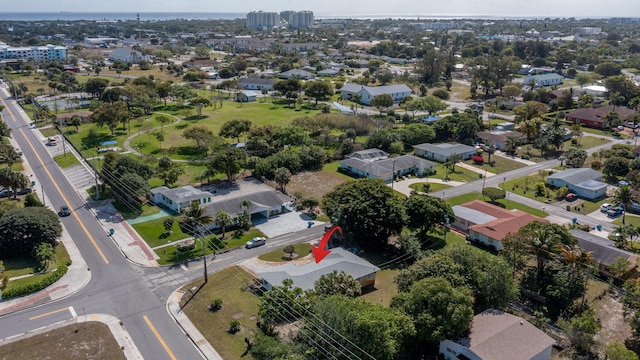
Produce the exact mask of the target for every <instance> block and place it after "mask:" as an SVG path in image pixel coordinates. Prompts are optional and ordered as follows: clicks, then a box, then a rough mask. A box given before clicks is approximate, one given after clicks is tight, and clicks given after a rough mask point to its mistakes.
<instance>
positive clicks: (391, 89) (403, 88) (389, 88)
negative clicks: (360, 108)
mask: <svg viewBox="0 0 640 360" xmlns="http://www.w3.org/2000/svg"><path fill="white" fill-rule="evenodd" d="M363 89H364V90H366V91H368V92H369V94H371V95H373V96H376V95H382V94H396V93H403V92H411V88H409V87H408V86H407V85H405V84H398V85H386V86H362V85H358V84H354V83H348V84H345V85H344V86H343V87H341V88H340V91H348V92H358V91H360V90H363Z"/></svg>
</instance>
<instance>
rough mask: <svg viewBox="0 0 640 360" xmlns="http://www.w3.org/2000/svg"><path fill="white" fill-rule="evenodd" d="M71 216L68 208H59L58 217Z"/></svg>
mask: <svg viewBox="0 0 640 360" xmlns="http://www.w3.org/2000/svg"><path fill="white" fill-rule="evenodd" d="M69 215H71V210H69V207H68V206H60V211H58V216H60V217H65V216H69Z"/></svg>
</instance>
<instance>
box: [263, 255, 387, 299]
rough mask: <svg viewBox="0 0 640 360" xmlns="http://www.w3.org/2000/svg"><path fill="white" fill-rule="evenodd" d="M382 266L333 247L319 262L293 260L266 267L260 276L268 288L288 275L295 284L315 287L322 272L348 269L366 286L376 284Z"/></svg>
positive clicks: (302, 287) (305, 287)
mask: <svg viewBox="0 0 640 360" xmlns="http://www.w3.org/2000/svg"><path fill="white" fill-rule="evenodd" d="M379 270H380V268H378V267H377V266H375V265H373V264H371V263H370V262H368V261H367V260H365V259H363V258H361V257H359V256H357V255H355V254H353V253H351V252H349V251H347V250H345V249H342V248H333V249H331V253H330V254H329V255H327V257H325V258H324V259H323V260H322V261H321V262H319V263H317V264H316V263H315V262H314V261H312V262H307V263H305V264H303V265H297V264H295V263H291V262H290V263H287V264H286V265H280V266H276V267H273V268H272V269H269V270H265V271H262V272H260V273H258V276H260V277H261V278H262V286H263V287H264V288H265V289H267V290H271V287H272V286H281V285H282V281H283V280H285V279H291V280H292V281H293V286H294V287H299V288H301V289H302V290H312V289H313V288H314V283H315V282H316V280H318V279H320V277H321V276H322V275H327V274H331V273H332V272H333V271H338V272H341V271H344V272H345V273H346V274H348V275H351V277H353V278H354V279H355V280H357V281H358V282H359V283H360V286H361V287H363V288H364V287H368V286H373V285H374V284H375V281H376V272H378V271H379Z"/></svg>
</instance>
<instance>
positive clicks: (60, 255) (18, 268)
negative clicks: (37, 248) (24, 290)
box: [0, 243, 71, 289]
mask: <svg viewBox="0 0 640 360" xmlns="http://www.w3.org/2000/svg"><path fill="white" fill-rule="evenodd" d="M55 251H56V257H55V260H54V261H52V262H51V263H50V264H49V268H48V270H49V271H53V270H55V269H57V268H58V266H60V265H62V264H70V263H71V257H69V253H67V249H65V247H64V245H63V244H62V243H59V244H58V246H56V249H55ZM0 260H2V262H3V263H4V266H5V272H6V274H7V276H8V277H10V278H11V277H15V276H21V275H28V274H33V273H34V272H35V271H37V270H39V264H38V262H37V261H35V260H33V259H32V258H31V256H25V257H22V258H13V259H0ZM44 276H46V274H40V275H34V276H29V277H26V278H22V279H17V280H12V281H9V282H8V283H7V287H6V289H11V288H17V287H22V286H26V285H29V284H35V283H38V282H40V280H41V278H42V277H44Z"/></svg>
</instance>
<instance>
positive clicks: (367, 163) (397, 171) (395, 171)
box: [338, 149, 435, 183]
mask: <svg viewBox="0 0 640 360" xmlns="http://www.w3.org/2000/svg"><path fill="white" fill-rule="evenodd" d="M338 171H340V172H343V173H347V174H349V175H351V176H355V177H358V178H371V179H381V180H382V181H384V182H386V183H390V182H391V181H393V179H394V178H397V177H398V176H404V175H409V174H414V175H418V176H422V175H423V174H431V173H433V172H434V171H435V164H434V163H432V162H431V161H428V160H424V159H421V158H419V157H416V156H411V155H402V156H398V157H394V158H390V157H389V154H388V153H386V152H384V151H382V150H380V149H367V150H362V151H357V152H354V153H351V154H349V155H347V156H346V157H345V159H343V160H341V161H340V163H339V164H338Z"/></svg>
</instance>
